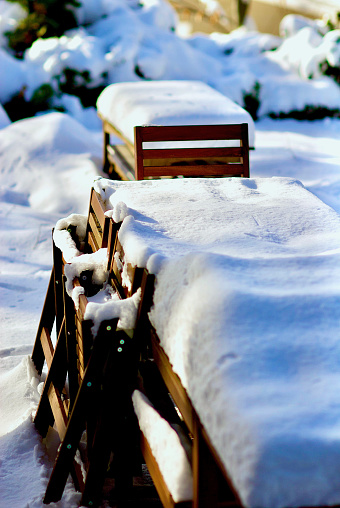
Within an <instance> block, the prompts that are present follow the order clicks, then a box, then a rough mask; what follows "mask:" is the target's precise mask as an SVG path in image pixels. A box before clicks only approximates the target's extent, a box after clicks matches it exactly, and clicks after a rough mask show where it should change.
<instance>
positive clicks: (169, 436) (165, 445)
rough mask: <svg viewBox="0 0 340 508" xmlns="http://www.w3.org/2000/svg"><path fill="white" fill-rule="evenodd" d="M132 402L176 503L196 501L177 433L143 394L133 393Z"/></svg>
mask: <svg viewBox="0 0 340 508" xmlns="http://www.w3.org/2000/svg"><path fill="white" fill-rule="evenodd" d="M132 401H133V406H134V410H135V412H136V415H137V418H138V423H139V426H140V429H141V431H142V432H143V434H144V436H145V437H146V439H147V440H148V443H149V445H150V448H151V451H152V454H153V456H154V457H155V459H156V460H157V464H158V467H159V469H160V471H161V474H162V476H163V479H164V481H165V483H166V485H167V487H168V489H169V491H170V493H171V496H172V498H173V500H174V501H175V503H179V502H181V501H190V500H192V497H193V479H192V472H191V466H190V463H189V461H188V458H187V456H186V454H185V451H184V449H183V447H182V445H181V442H180V439H179V437H178V435H177V433H176V432H175V430H174V429H173V428H172V427H171V426H170V424H169V423H168V422H167V421H166V420H164V418H162V417H161V416H160V414H159V413H158V412H157V411H156V410H155V409H154V407H153V405H152V404H151V402H150V401H149V399H148V398H147V397H146V396H145V395H144V394H143V393H141V392H140V391H139V390H135V391H134V392H133V394H132Z"/></svg>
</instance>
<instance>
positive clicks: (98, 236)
mask: <svg viewBox="0 0 340 508" xmlns="http://www.w3.org/2000/svg"><path fill="white" fill-rule="evenodd" d="M88 224H89V226H90V232H89V234H91V235H92V238H93V241H94V243H95V244H96V249H95V250H98V249H99V248H100V247H101V243H102V238H103V233H102V232H101V231H99V230H98V226H97V223H96V221H95V219H94V216H93V214H92V213H91V214H90V216H89V218H88Z"/></svg>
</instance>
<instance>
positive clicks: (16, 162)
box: [0, 0, 340, 508]
mask: <svg viewBox="0 0 340 508" xmlns="http://www.w3.org/2000/svg"><path fill="white" fill-rule="evenodd" d="M16 7H17V6H15V4H12V3H11V4H10V3H9V2H6V1H4V0H3V1H1V2H0V13H1V16H2V17H1V16H0V36H1V38H0V42H1V48H0V66H2V67H3V68H5V69H6V71H7V72H4V73H1V76H0V103H2V104H6V103H7V102H8V101H9V100H10V99H11V97H12V96H13V94H16V93H20V92H21V91H22V93H24V96H25V98H26V100H29V99H30V98H31V97H32V95H33V93H34V91H35V90H36V89H37V88H38V87H39V86H40V85H41V84H43V83H48V84H49V85H50V86H51V87H52V88H53V89H54V92H55V94H54V96H53V100H52V101H51V103H50V109H49V110H48V111H46V112H45V113H44V114H40V115H38V116H36V117H33V118H28V119H24V120H21V121H18V122H14V123H11V121H10V120H9V118H8V116H7V114H6V112H5V110H4V109H3V107H2V106H1V105H0V242H1V256H0V273H1V281H0V321H1V325H0V327H1V348H0V399H1V400H0V407H1V421H0V456H1V466H0V467H1V475H0V476H1V499H0V504H3V506H11V507H13V508H22V507H23V506H27V507H29V508H42V506H44V505H43V504H42V498H43V495H44V492H45V489H46V485H47V481H48V478H49V475H50V472H51V467H52V459H51V457H49V456H48V454H47V451H46V449H45V447H44V444H43V443H42V440H41V438H40V436H39V435H38V434H37V432H36V430H35V428H34V425H33V423H32V413H34V411H35V410H36V408H37V404H38V401H39V397H40V393H41V389H42V383H41V380H39V379H38V378H37V376H36V373H35V371H34V369H33V368H32V364H31V362H30V359H29V356H30V354H31V352H32V347H33V343H34V340H35V335H36V332H37V328H38V323H39V318H40V314H41V310H42V307H43V302H44V297H45V293H46V288H47V285H48V281H49V277H50V271H51V267H52V240H51V237H52V234H51V230H52V228H53V227H54V226H55V225H56V224H57V222H58V220H59V219H60V218H63V217H66V216H68V215H69V214H71V213H78V214H83V215H86V214H87V212H88V204H89V197H90V190H91V187H92V185H93V184H94V185H95V188H96V189H98V190H99V191H100V192H101V194H102V195H103V197H104V198H105V199H106V203H107V207H108V208H111V209H112V210H113V212H111V213H112V215H113V217H116V218H117V217H118V218H120V219H122V218H124V222H123V226H122V228H121V232H120V240H121V242H122V244H123V245H124V249H125V251H126V256H127V258H128V260H129V262H131V263H133V264H136V265H138V266H146V267H147V268H148V269H149V270H150V272H152V273H155V274H156V277H157V286H156V291H155V306H154V308H153V309H152V312H151V314H150V318H151V320H152V323H153V324H154V326H155V327H156V329H157V332H158V335H159V337H160V339H161V344H162V347H164V350H165V351H166V352H167V354H168V355H169V358H170V359H171V362H172V365H173V367H174V370H175V371H176V372H177V374H178V375H179V376H180V379H181V381H182V383H183V385H184V386H185V388H186V389H187V391H188V393H190V397H191V398H192V400H193V402H194V404H195V407H197V410H198V411H199V414H200V417H201V419H202V422H203V423H204V425H205V427H206V429H207V430H208V432H209V436H210V438H211V441H212V442H213V444H214V446H215V447H216V449H217V450H219V453H220V456H221V458H222V460H223V463H224V465H225V467H226V468H227V469H228V471H229V472H230V475H231V476H232V480H233V482H234V484H235V485H236V487H237V489H238V490H239V493H240V496H241V498H242V501H243V503H244V505H245V506H248V507H256V508H258V507H261V508H276V507H284V506H295V507H298V506H301V505H304V506H306V505H310V506H320V504H321V505H332V504H340V482H339V479H338V476H339V475H338V474H337V471H338V464H339V460H340V453H339V443H340V441H339V432H338V427H339V425H338V423H339V414H340V413H339V397H338V392H339V367H338V361H337V358H338V353H339V351H338V349H339V337H338V336H339V325H340V315H339V312H340V305H339V291H340V273H339V266H340V264H339V255H340V254H339V252H340V246H339V241H340V234H339V233H340V219H339V213H340V142H339V140H340V119H339V117H338V116H336V111H339V110H340V88H339V85H338V83H337V82H336V81H335V80H334V79H333V78H332V77H330V76H325V75H324V74H322V73H320V69H321V68H322V66H323V65H324V64H325V62H328V65H330V66H333V67H334V68H337V67H339V65H340V60H339V42H338V37H339V30H332V31H327V27H326V25H325V24H324V23H323V22H321V21H317V22H316V21H315V22H311V23H307V22H306V21H303V20H296V19H295V21H294V19H292V18H290V19H289V20H286V23H285V24H283V26H282V28H283V30H284V31H285V35H282V37H273V36H269V35H267V34H259V33H258V32H256V31H253V30H251V31H247V30H246V29H244V28H242V29H240V30H237V31H235V32H233V33H231V34H211V35H209V36H207V35H203V34H194V35H193V36H190V37H182V36H180V35H179V33H178V32H176V30H175V31H173V30H172V27H173V26H174V25H176V19H175V17H174V15H173V11H172V10H171V9H169V7H168V4H166V3H165V2H163V1H157V2H152V1H150V2H146V1H144V2H142V3H140V4H139V3H138V2H134V0H133V1H132V0H129V2H121V1H118V0H117V1H116V0H115V1H113V0H112V1H111V2H105V1H100V2H97V3H96V4H95V3H93V2H92V1H90V0H88V1H87V2H83V5H82V7H81V8H80V9H79V10H78V11H77V15H78V22H79V25H82V26H79V28H78V29H75V30H74V31H73V32H70V33H68V34H66V35H64V36H63V37H61V38H55V39H54V40H51V39H40V40H38V41H37V42H36V43H34V44H33V46H32V47H31V48H30V49H29V50H28V51H26V53H25V55H24V58H23V60H18V59H15V58H14V57H13V55H12V54H11V53H10V51H8V48H7V46H6V39H5V37H4V35H3V34H4V31H5V30H7V29H8V27H9V26H15V25H16V23H18V21H19V20H20V17H21V16H22V12H21V11H20V9H19V10H18V9H17V8H16ZM301 23H302V24H301ZM297 48H298V49H299V50H297ZM175 64H176V65H175ZM67 66H71V67H74V68H75V69H76V70H77V71H79V72H83V71H89V72H90V76H91V80H92V81H91V83H92V84H93V86H97V85H98V84H100V83H102V84H104V85H105V84H110V83H117V82H124V81H131V82H136V81H140V82H141V83H145V84H146V83H149V81H145V78H147V79H151V80H155V79H157V80H164V81H165V82H166V81H167V80H171V79H176V80H199V81H201V82H203V83H204V84H208V85H209V86H210V87H212V88H213V89H215V90H217V91H218V93H219V94H223V95H224V96H226V98H228V100H233V101H235V102H236V103H237V104H238V106H237V107H238V108H240V106H242V107H243V106H245V103H246V102H247V100H248V99H249V97H252V99H256V100H258V103H257V109H256V114H257V120H256V121H255V122H254V123H253V121H252V120H250V121H249V124H252V125H253V126H254V131H252V134H254V144H255V150H253V151H251V152H250V176H251V178H250V179H247V180H242V179H239V178H235V179H226V180H218V181H213V180H201V179H194V180H188V181H187V180H176V181H167V182H158V183H155V182H148V181H146V182H114V183H113V182H110V181H108V180H106V178H105V175H104V174H103V173H102V132H101V122H100V120H99V118H98V117H97V113H96V111H95V109H94V108H83V107H82V106H81V103H80V101H79V99H78V98H77V97H76V96H73V95H72V96H71V95H68V94H65V93H60V90H59V89H58V86H57V83H58V82H60V79H61V77H62V75H63V72H64V69H65V68H66V67H67ZM136 72H137V73H136ZM104 75H105V76H106V78H105V79H107V81H105V79H104V80H103V79H102V78H103V76H104ZM151 82H152V81H150V83H151ZM60 106H62V107H63V108H64V109H65V111H66V112H65V113H60V112H56V111H55V110H54V108H56V107H60ZM130 106H131V105H129V104H127V109H125V111H124V113H123V115H122V117H121V121H123V120H124V119H125V117H126V112H131V109H129V108H130ZM200 106H202V105H200ZM309 108H311V109H312V110H313V111H315V110H318V109H319V110H322V111H323V112H325V111H326V114H327V112H328V115H330V116H329V117H326V118H323V119H320V120H313V121H307V120H304V121H297V120H294V119H283V118H281V119H276V120H273V119H272V118H270V116H269V115H271V116H277V117H280V115H281V116H284V115H289V114H291V113H292V112H293V113H294V112H295V113H296V112H298V113H301V112H303V111H307V110H309ZM313 108H314V109H313ZM201 109H202V108H201ZM203 109H204V108H203ZM194 111H195V108H194V105H193V109H192V112H191V114H194ZM172 112H173V113H174V114H175V115H177V113H178V111H177V112H176V110H174V109H173V110H172ZM132 113H133V111H132ZM168 113H171V106H169V111H168ZM332 114H335V117H333V118H332V117H331V115H332ZM123 203H124V204H123ZM207 225H208V226H207ZM165 309H166V312H165ZM198 319H199V321H198ZM198 322H199V323H200V325H199V326H198ZM212 341H213V342H212ZM202 376H204V379H205V383H204V384H203V383H202V382H201V379H202ZM246 376H247V377H248V381H247V382H245V377H246ZM136 398H137V401H135V403H136V410H137V411H138V410H140V408H141V407H143V400H138V395H137V397H136ZM146 410H147V411H149V409H148V408H147V409H146ZM155 418H156V417H155ZM221 421H223V425H222V424H221ZM146 426H147V424H146ZM146 431H147V429H146ZM156 446H157V445H156ZM160 446H161V448H162V445H160ZM292 464H293V465H294V470H295V472H294V474H292V475H291V474H290V472H289V471H291V470H292V469H291V466H292ZM288 478H289V480H288ZM288 483H289V486H288ZM79 500H80V496H79V494H78V493H77V492H76V491H75V490H74V488H73V485H72V483H71V482H69V483H68V484H67V486H66V490H65V493H64V496H63V499H62V500H61V501H59V502H58V503H55V504H54V505H53V506H55V507H58V508H75V507H76V506H78V504H79ZM51 506H52V505H51ZM103 506H108V502H107V501H103Z"/></svg>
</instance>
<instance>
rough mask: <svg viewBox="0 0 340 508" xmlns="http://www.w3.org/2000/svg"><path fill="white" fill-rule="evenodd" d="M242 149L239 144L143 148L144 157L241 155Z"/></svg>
mask: <svg viewBox="0 0 340 508" xmlns="http://www.w3.org/2000/svg"><path fill="white" fill-rule="evenodd" d="M243 154H244V149H243V148H242V147H239V146H225V147H219V148H164V149H163V148H155V149H152V148H143V158H144V159H163V158H173V159H183V158H191V159H201V158H202V159H204V158H206V157H242V156H243Z"/></svg>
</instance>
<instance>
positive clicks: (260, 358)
mask: <svg viewBox="0 0 340 508" xmlns="http://www.w3.org/2000/svg"><path fill="white" fill-rule="evenodd" d="M96 189H97V191H98V192H99V193H100V194H101V196H102V198H103V199H104V200H105V201H106V203H110V206H111V207H112V210H113V211H112V217H114V216H115V214H117V216H119V218H120V220H123V223H122V226H121V228H120V230H119V234H118V236H119V241H120V243H121V244H122V246H123V249H124V254H125V262H127V263H130V264H131V265H135V266H138V267H140V268H146V269H147V270H148V272H149V273H151V274H154V275H155V278H156V289H155V293H154V298H153V307H152V308H151V312H150V313H149V317H150V321H151V323H152V329H151V348H152V351H153V358H154V362H155V363H156V364H157V365H158V367H159V370H160V372H161V375H162V377H163V379H164V380H165V383H166V385H167V388H168V390H169V391H170V392H171V396H172V398H173V400H174V401H175V403H176V405H177V407H178V409H179V410H180V412H181V413H182V417H183V419H184V421H185V423H186V425H187V427H188V428H189V430H190V431H191V433H192V436H193V445H194V453H193V463H192V470H193V498H194V503H197V502H201V503H203V504H202V506H209V508H210V507H212V506H217V504H218V501H219V500H218V499H217V498H216V492H217V490H216V489H215V487H216V483H214V477H216V475H215V471H216V470H217V471H219V472H220V473H222V474H223V476H224V479H225V481H226V483H228V484H229V486H230V490H229V492H228V494H227V495H226V497H224V498H222V499H220V501H225V502H227V501H228V502H229V503H233V504H232V505H233V506H244V507H247V508H248V507H249V508H255V507H260V508H261V507H262V508H267V507H268V506H270V507H271V508H279V507H288V506H295V507H301V506H304V507H306V506H326V505H329V506H339V505H340V482H339V479H338V475H337V474H336V471H337V467H338V464H339V460H340V438H339V433H338V427H339V423H340V421H339V420H340V416H339V411H338V407H339V406H338V391H339V390H338V381H337V380H338V377H339V374H340V372H339V363H338V361H337V358H338V356H339V353H340V351H339V349H340V345H339V340H338V325H339V320H340V309H339V305H338V300H339V296H340V294H339V293H340V290H339V284H338V282H337V281H339V278H340V263H339V261H340V259H339V249H340V245H339V243H340V240H339V239H340V219H339V216H338V215H337V214H336V213H335V212H334V211H333V210H332V209H330V208H329V207H327V206H326V205H324V204H323V203H322V202H321V201H320V200H318V199H317V198H316V197H315V196H314V195H312V194H311V193H309V192H308V191H307V190H306V189H305V188H304V187H303V186H302V185H301V184H300V183H299V182H297V181H294V180H291V179H286V178H271V179H261V178H259V179H238V178H236V179H235V178H232V179H218V180H211V179H194V180H190V181H188V180H185V179H179V180H165V181H164V180H162V181H144V182H143V181H142V182H113V181H109V180H101V181H98V182H97V183H96ZM138 397H139V396H137V399H138ZM135 405H136V410H137V413H138V414H139V418H140V420H141V426H143V428H144V430H143V435H144V437H145V438H146V439H147V434H148V433H149V432H151V438H152V431H150V429H149V425H148V423H145V418H147V415H148V414H150V413H152V411H151V410H150V405H149V403H148V402H145V400H141V399H140V397H139V400H137V401H135ZM151 409H152V408H151ZM144 412H145V414H144ZM143 422H144V423H143ZM155 446H156V451H155V454H157V453H162V447H161V446H159V445H157V443H156V445H155ZM153 458H154V459H155V458H156V457H153ZM163 459H164V457H163ZM165 459H167V457H165ZM169 460H170V459H169ZM164 474H166V473H164ZM182 487H183V485H182ZM198 499H201V501H197V500H198ZM204 503H205V504H204ZM169 506H170V505H169ZM200 506H201V504H200Z"/></svg>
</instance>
